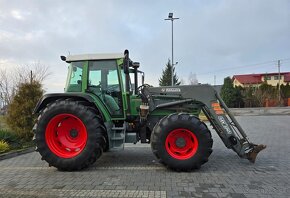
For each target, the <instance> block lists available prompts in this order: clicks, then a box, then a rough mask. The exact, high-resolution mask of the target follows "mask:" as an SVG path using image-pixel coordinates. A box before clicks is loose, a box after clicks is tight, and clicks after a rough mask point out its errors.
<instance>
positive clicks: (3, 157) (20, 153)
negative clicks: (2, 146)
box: [0, 147, 35, 161]
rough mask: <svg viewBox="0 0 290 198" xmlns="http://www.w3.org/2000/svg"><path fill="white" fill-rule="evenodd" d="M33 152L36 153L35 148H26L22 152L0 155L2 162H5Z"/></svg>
mask: <svg viewBox="0 0 290 198" xmlns="http://www.w3.org/2000/svg"><path fill="white" fill-rule="evenodd" d="M33 151H35V148H34V147H28V148H25V149H20V150H16V151H10V152H8V153H3V154H0V161H1V160H4V159H9V158H12V157H16V156H19V155H23V154H26V153H31V152H33Z"/></svg>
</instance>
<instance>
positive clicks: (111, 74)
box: [61, 51, 144, 119]
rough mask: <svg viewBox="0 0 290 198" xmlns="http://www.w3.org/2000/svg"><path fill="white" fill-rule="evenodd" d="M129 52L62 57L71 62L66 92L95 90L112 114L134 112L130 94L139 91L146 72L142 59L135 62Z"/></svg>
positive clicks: (89, 91) (117, 116)
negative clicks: (139, 83)
mask: <svg viewBox="0 0 290 198" xmlns="http://www.w3.org/2000/svg"><path fill="white" fill-rule="evenodd" d="M128 53H129V52H128V51H125V54H88V55H70V56H67V57H61V58H62V60H64V61H66V62H67V63H69V72H68V76H67V82H66V86H65V92H67V93H70V92H83V93H84V92H86V93H89V94H92V95H94V96H96V97H97V98H98V99H99V100H100V101H101V102H102V103H103V104H104V106H105V108H106V109H107V110H108V112H109V114H110V116H111V117H112V118H124V119H125V115H126V114H128V113H129V114H130V112H128V111H129V110H130V108H128V106H130V102H129V100H130V97H129V96H131V97H132V96H134V95H135V97H136V94H137V88H138V75H139V79H140V77H141V79H142V81H144V73H143V72H141V71H139V70H138V67H139V63H136V62H132V61H131V60H130V59H129V58H128ZM140 74H141V75H140ZM130 76H131V77H132V81H133V83H132V81H131V78H130ZM142 83H143V82H142Z"/></svg>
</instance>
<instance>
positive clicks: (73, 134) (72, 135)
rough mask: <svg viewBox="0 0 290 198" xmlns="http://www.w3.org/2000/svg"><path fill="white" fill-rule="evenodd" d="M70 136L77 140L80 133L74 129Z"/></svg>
mask: <svg viewBox="0 0 290 198" xmlns="http://www.w3.org/2000/svg"><path fill="white" fill-rule="evenodd" d="M69 134H70V136H71V137H72V138H76V137H77V136H78V131H77V130H76V129H72V130H70V132H69Z"/></svg>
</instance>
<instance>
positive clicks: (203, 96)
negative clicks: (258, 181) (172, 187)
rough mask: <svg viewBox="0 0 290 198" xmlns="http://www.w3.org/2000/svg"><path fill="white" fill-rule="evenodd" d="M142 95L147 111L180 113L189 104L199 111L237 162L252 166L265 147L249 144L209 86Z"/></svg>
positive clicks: (149, 91) (158, 89) (150, 90)
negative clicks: (169, 110)
mask: <svg viewBox="0 0 290 198" xmlns="http://www.w3.org/2000/svg"><path fill="white" fill-rule="evenodd" d="M145 92H146V97H147V98H148V102H149V106H150V110H151V111H153V110H154V109H158V108H170V107H175V108H173V109H176V110H178V111H182V107H184V106H186V105H187V104H189V103H190V104H192V105H193V106H195V105H197V106H199V107H201V110H202V111H203V112H204V114H205V115H206V117H207V118H208V120H209V122H210V123H211V125H212V126H213V128H214V129H215V131H216V132H217V134H218V135H219V137H220V138H221V139H222V141H223V142H224V144H225V146H226V147H227V148H229V149H233V150H234V151H235V152H236V153H237V154H238V155H239V156H240V157H241V158H246V159H248V160H249V161H251V162H253V163H254V162H255V160H256V156H257V154H258V153H259V152H260V151H261V150H263V149H265V148H266V146H265V145H262V144H261V145H257V144H253V143H251V142H250V141H249V139H248V137H247V135H246V133H245V132H244V130H243V129H242V127H241V126H240V124H239V123H238V121H237V120H236V119H235V117H234V116H233V115H232V113H231V112H230V110H229V109H228V107H227V106H226V104H225V103H224V101H223V100H222V98H221V97H220V96H219V94H218V93H217V92H216V91H215V89H214V88H213V87H212V86H210V85H190V86H188V85H187V86H186V85H183V86H174V87H151V88H146V90H145ZM194 104H195V105H194Z"/></svg>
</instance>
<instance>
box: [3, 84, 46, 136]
mask: <svg viewBox="0 0 290 198" xmlns="http://www.w3.org/2000/svg"><path fill="white" fill-rule="evenodd" d="M42 95H43V90H42V86H41V84H40V83H39V82H37V81H32V82H29V83H28V82H25V83H21V84H20V85H19V87H18V90H17V93H16V95H15V97H14V98H13V100H12V102H11V104H10V105H9V107H8V113H7V118H6V120H7V124H8V126H9V127H10V128H11V129H12V130H13V131H14V132H15V133H16V134H17V135H18V136H19V137H20V138H22V139H23V140H26V141H27V140H30V139H31V138H32V133H31V130H32V128H33V125H34V121H35V116H34V115H33V114H32V112H33V109H34V107H35V105H36V104H37V102H38V100H39V99H40V98H41V96H42Z"/></svg>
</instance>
